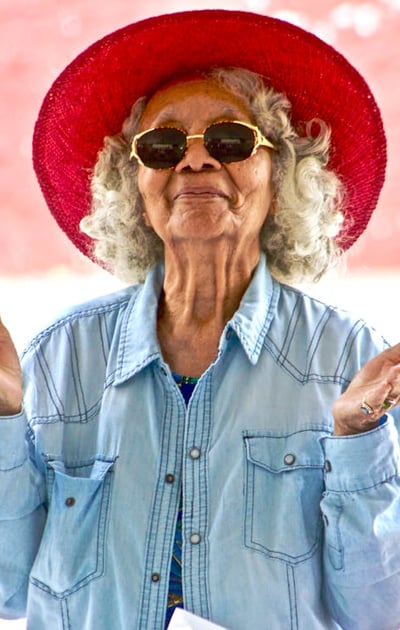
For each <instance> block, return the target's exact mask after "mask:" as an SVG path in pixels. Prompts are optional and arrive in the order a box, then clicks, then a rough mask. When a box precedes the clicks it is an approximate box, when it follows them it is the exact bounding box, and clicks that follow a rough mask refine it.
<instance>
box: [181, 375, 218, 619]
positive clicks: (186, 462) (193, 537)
mask: <svg viewBox="0 0 400 630" xmlns="http://www.w3.org/2000/svg"><path fill="white" fill-rule="evenodd" d="M211 411H212V405H211V372H208V373H207V374H206V375H204V376H203V377H202V379H201V380H200V381H199V383H198V385H197V387H196V390H195V392H194V393H193V395H192V398H191V400H190V403H189V406H188V410H187V415H186V430H185V442H184V452H183V524H182V532H183V554H182V558H183V562H182V581H183V599H184V605H185V608H187V609H188V610H190V611H192V612H194V613H195V614H197V615H199V616H200V617H204V618H206V619H207V618H209V612H210V611H209V591H208V571H207V567H208V562H207V559H208V503H209V501H208V466H207V459H208V450H209V446H210V436H211V418H212V415H211Z"/></svg>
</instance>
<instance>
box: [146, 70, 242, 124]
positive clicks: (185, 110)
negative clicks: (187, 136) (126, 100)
mask: <svg viewBox="0 0 400 630" xmlns="http://www.w3.org/2000/svg"><path fill="white" fill-rule="evenodd" d="M224 116H226V117H228V118H241V119H244V118H245V119H248V120H250V112H249V109H248V107H247V105H246V104H245V101H244V99H243V100H242V99H240V98H239V97H238V96H236V95H235V94H232V92H230V91H229V90H228V89H227V88H225V87H224V86H222V85H220V84H218V83H217V82H216V81H215V80H212V79H203V78H195V79H189V80H186V81H180V82H177V83H173V84H170V85H167V86H165V87H163V88H161V89H160V90H158V91H157V92H156V93H155V94H154V95H153V96H152V97H151V98H150V100H149V101H148V103H147V105H146V108H145V110H144V112H143V115H142V121H141V122H142V126H154V125H156V124H160V123H166V122H168V121H171V122H173V121H176V122H179V121H182V122H185V123H190V122H194V121H195V120H199V119H200V118H202V119H203V118H204V119H205V120H208V119H209V120H210V121H212V120H214V119H216V118H221V117H224Z"/></svg>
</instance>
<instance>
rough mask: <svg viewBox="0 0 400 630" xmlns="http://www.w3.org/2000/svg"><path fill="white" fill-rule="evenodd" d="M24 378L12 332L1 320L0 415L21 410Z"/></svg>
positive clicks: (10, 414)
mask: <svg viewBox="0 0 400 630" xmlns="http://www.w3.org/2000/svg"><path fill="white" fill-rule="evenodd" d="M21 407H22V378H21V369H20V365H19V360H18V354H17V351H16V349H15V346H14V344H13V341H12V339H11V336H10V333H9V332H8V330H7V328H6V327H5V326H4V325H3V323H2V321H1V320H0V416H12V415H14V414H17V413H19V412H20V411H21Z"/></svg>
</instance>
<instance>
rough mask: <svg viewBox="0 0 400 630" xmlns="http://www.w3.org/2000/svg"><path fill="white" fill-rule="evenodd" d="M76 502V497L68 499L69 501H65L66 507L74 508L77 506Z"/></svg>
mask: <svg viewBox="0 0 400 630" xmlns="http://www.w3.org/2000/svg"><path fill="white" fill-rule="evenodd" d="M75 503H76V500H75V497H68V498H67V499H65V505H66V506H67V507H72V506H73V505H75Z"/></svg>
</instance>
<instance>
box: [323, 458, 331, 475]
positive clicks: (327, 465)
mask: <svg viewBox="0 0 400 630" xmlns="http://www.w3.org/2000/svg"><path fill="white" fill-rule="evenodd" d="M324 470H325V472H331V470H332V464H331V462H330V461H329V459H326V460H325V462H324Z"/></svg>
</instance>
